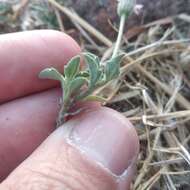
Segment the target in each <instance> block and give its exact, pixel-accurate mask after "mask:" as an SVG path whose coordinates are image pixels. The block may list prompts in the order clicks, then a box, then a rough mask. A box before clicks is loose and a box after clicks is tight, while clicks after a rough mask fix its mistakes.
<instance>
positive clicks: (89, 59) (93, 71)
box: [84, 54, 101, 88]
mask: <svg viewBox="0 0 190 190" xmlns="http://www.w3.org/2000/svg"><path fill="white" fill-rule="evenodd" d="M84 56H85V59H86V63H87V64H88V68H89V74H90V84H89V87H90V88H91V87H93V86H95V85H96V83H97V82H98V80H99V78H100V76H101V70H100V65H99V63H98V62H97V59H96V57H95V56H92V54H85V55H84Z"/></svg>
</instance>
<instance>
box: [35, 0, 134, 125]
mask: <svg viewBox="0 0 190 190" xmlns="http://www.w3.org/2000/svg"><path fill="white" fill-rule="evenodd" d="M135 3H136V1H135V0H119V1H118V15H119V16H120V27H119V33H118V38H117V41H116V45H115V48H114V51H113V55H112V57H111V58H110V59H109V60H107V61H106V63H104V64H102V63H100V59H99V58H98V57H97V56H96V55H94V54H92V53H89V52H86V53H82V54H81V56H82V58H83V59H84V62H85V66H86V67H85V68H84V69H83V68H82V67H81V66H80V61H81V56H75V57H73V58H72V59H71V60H70V61H69V62H68V63H67V65H66V66H65V67H64V72H63V74H62V73H60V72H59V71H57V70H56V69H55V68H47V69H44V70H43V71H41V72H40V74H39V77H40V78H46V79H53V80H58V81H60V83H61V87H62V90H63V95H62V99H61V102H62V103H61V104H62V105H61V110H60V112H59V116H58V120H57V126H61V125H62V124H63V123H64V122H65V121H66V119H67V116H69V115H72V114H73V113H70V110H71V107H72V106H73V105H75V104H76V102H78V101H87V100H92V101H102V100H103V98H101V97H98V96H94V95H92V94H93V92H94V91H95V90H96V89H97V88H99V87H101V86H103V85H105V84H107V83H108V82H109V81H111V80H113V79H115V78H117V77H118V76H119V73H120V63H121V61H122V58H123V54H119V53H118V52H119V48H120V44H121V40H122V35H123V30H124V24H125V21H126V19H127V18H128V17H129V15H130V14H131V13H132V12H133V9H134V7H135Z"/></svg>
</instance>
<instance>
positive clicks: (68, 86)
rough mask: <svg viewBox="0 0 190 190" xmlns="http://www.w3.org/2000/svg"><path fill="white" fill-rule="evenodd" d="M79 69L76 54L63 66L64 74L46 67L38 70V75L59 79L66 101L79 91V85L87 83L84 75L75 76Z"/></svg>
mask: <svg viewBox="0 0 190 190" xmlns="http://www.w3.org/2000/svg"><path fill="white" fill-rule="evenodd" d="M79 69H80V57H79V56H76V57H74V58H72V59H71V60H70V61H69V63H68V64H67V65H66V66H65V68H64V75H62V74H61V73H60V72H59V71H57V70H56V69H55V68H47V69H44V70H43V71H41V72H40V74H39V77H40V78H47V79H53V80H58V81H60V83H61V86H62V89H63V90H64V91H63V93H64V96H63V97H64V98H63V99H64V101H68V100H69V99H70V98H71V96H72V95H73V94H74V93H75V92H77V91H79V90H80V89H81V87H82V86H83V85H84V84H85V83H87V80H86V78H85V77H82V76H77V74H79Z"/></svg>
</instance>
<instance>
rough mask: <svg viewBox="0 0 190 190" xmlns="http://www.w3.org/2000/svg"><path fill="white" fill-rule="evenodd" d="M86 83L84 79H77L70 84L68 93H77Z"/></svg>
mask: <svg viewBox="0 0 190 190" xmlns="http://www.w3.org/2000/svg"><path fill="white" fill-rule="evenodd" d="M86 83H87V79H86V78H84V77H77V78H75V79H74V80H73V81H71V83H70V93H71V94H73V93H75V92H76V93H79V92H77V91H79V90H80V88H81V87H82V86H84V85H85V84H86Z"/></svg>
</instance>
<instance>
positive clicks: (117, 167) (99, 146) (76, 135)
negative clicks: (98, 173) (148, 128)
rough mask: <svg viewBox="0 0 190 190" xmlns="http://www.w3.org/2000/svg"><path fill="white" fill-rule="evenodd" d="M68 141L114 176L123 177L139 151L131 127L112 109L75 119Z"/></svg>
mask: <svg viewBox="0 0 190 190" xmlns="http://www.w3.org/2000/svg"><path fill="white" fill-rule="evenodd" d="M72 120H73V121H72V122H73V123H74V127H73V129H72V132H71V133H70V135H69V140H70V141H71V142H72V143H73V144H74V145H76V146H77V147H79V149H80V150H81V151H82V152H83V153H85V154H86V155H87V156H88V157H89V158H91V159H93V160H94V161H95V162H98V163H100V164H101V165H103V166H104V167H105V168H107V169H108V170H110V171H111V172H112V173H113V174H115V175H118V176H120V175H122V174H123V173H124V172H125V171H126V169H127V168H128V167H129V166H130V165H131V163H132V162H133V160H134V158H135V157H136V156H137V152H138V140H137V139H138V138H137V134H136V132H135V129H134V127H133V126H132V124H131V123H130V122H129V121H128V120H127V119H126V118H125V117H123V116H122V115H121V114H119V113H117V112H116V111H113V110H111V109H109V108H98V109H96V110H94V111H89V112H85V113H83V114H82V115H80V116H78V117H76V118H73V119H72Z"/></svg>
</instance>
